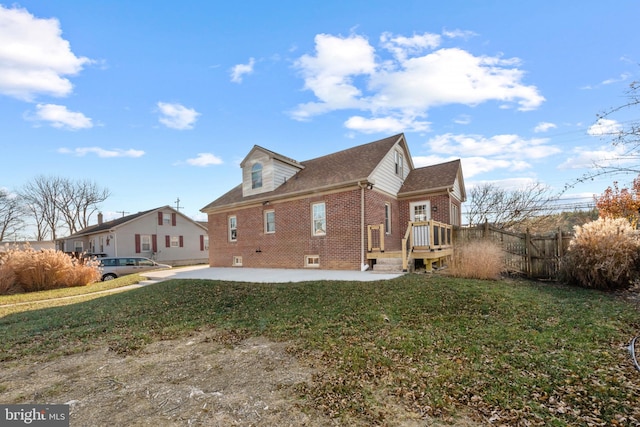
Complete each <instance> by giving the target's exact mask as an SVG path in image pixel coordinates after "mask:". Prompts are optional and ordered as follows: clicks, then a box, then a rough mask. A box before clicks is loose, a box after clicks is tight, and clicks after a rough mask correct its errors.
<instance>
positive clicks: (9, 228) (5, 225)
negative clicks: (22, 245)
mask: <svg viewBox="0 0 640 427" xmlns="http://www.w3.org/2000/svg"><path fill="white" fill-rule="evenodd" d="M23 213H24V210H23V207H22V205H21V204H20V199H19V198H18V196H17V195H16V194H11V193H9V192H8V191H5V190H3V189H0V242H2V241H3V240H6V239H8V238H13V239H14V240H16V239H17V238H18V233H19V232H20V231H21V230H22V229H23V228H24V221H23Z"/></svg>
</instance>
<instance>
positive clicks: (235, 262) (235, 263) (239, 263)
mask: <svg viewBox="0 0 640 427" xmlns="http://www.w3.org/2000/svg"><path fill="white" fill-rule="evenodd" d="M231 265H232V266H233V267H242V257H241V256H237V255H234V256H233V261H231Z"/></svg>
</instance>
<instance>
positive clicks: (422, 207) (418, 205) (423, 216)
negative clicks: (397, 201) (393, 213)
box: [409, 200, 431, 246]
mask: <svg viewBox="0 0 640 427" xmlns="http://www.w3.org/2000/svg"><path fill="white" fill-rule="evenodd" d="M409 209H411V211H410V218H411V221H412V222H413V223H414V225H413V246H429V225H428V224H421V223H423V222H424V223H426V222H427V221H429V220H430V219H431V203H430V202H429V201H428V200H426V201H422V202H413V203H410V204H409ZM416 223H417V224H416Z"/></svg>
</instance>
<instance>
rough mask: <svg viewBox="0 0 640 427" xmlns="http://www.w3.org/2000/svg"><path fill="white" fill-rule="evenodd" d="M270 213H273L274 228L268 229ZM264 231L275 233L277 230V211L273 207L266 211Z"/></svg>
mask: <svg viewBox="0 0 640 427" xmlns="http://www.w3.org/2000/svg"><path fill="white" fill-rule="evenodd" d="M269 214H273V230H269V229H268V224H269V222H268V221H267V216H268V215H269ZM263 218H264V233H265V234H274V233H275V232H276V211H275V210H273V209H270V210H268V211H264V215H263Z"/></svg>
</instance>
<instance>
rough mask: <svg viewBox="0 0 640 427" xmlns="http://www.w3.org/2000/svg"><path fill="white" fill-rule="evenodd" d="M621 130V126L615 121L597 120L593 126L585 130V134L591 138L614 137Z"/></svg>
mask: <svg viewBox="0 0 640 427" xmlns="http://www.w3.org/2000/svg"><path fill="white" fill-rule="evenodd" d="M621 130H622V125H621V124H620V123H618V122H617V121H616V120H611V119H599V120H598V121H597V122H596V123H595V124H593V125H591V126H590V127H589V129H587V133H588V134H589V135H591V136H606V135H615V134H617V133H619V132H620V131H621Z"/></svg>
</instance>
